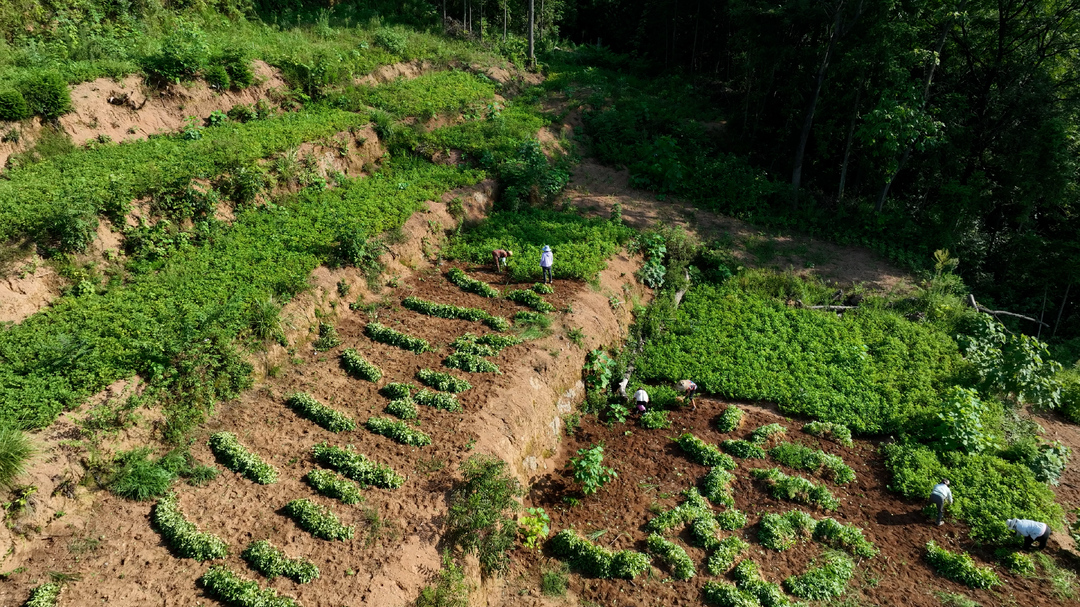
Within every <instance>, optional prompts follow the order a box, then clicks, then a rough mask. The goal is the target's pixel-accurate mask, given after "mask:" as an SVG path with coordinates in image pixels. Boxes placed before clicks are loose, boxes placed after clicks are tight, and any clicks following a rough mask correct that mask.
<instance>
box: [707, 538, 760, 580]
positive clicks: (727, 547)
mask: <svg viewBox="0 0 1080 607" xmlns="http://www.w3.org/2000/svg"><path fill="white" fill-rule="evenodd" d="M749 547H750V544H747V543H746V542H744V541H742V540H741V539H739V538H738V537H736V536H734V535H732V536H729V537H725V538H724V539H722V540H720V542H719V543H718V544H717V545H716V547H715V548H714V549H713V551H712V553H710V554H709V558H708V559H707V560H706V561H705V569H706V570H708V572H709V575H715V576H721V575H724V574H725V573H727V572H728V571H729V570H730V569H731V567H732V566H733V565H734V564H735V559H737V558H739V555H740V554H742V552H743V551H744V550H746V549H747V548H749Z"/></svg>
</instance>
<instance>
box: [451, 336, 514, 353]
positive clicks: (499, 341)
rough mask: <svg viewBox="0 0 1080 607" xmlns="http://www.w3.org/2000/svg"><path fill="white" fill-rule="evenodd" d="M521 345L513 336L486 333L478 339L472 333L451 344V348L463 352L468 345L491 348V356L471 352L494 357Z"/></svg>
mask: <svg viewBox="0 0 1080 607" xmlns="http://www.w3.org/2000/svg"><path fill="white" fill-rule="evenodd" d="M520 343H521V339H520V338H517V337H514V336H513V335H499V334H498V333H488V334H487V335H481V336H479V337H477V336H475V335H473V334H472V333H466V334H464V335H462V336H461V337H459V338H457V339H455V340H454V341H453V342H451V344H450V345H451V346H453V347H455V348H457V349H459V350H461V351H463V352H465V351H467V350H466V348H468V346H469V345H470V344H472V345H475V346H477V347H482V348H491V350H492V352H493V353H492V354H480V352H472V354H477V355H480V356H495V355H497V354H499V353H500V352H502V351H503V350H505V349H506V348H509V347H510V346H516V345H518V344H520Z"/></svg>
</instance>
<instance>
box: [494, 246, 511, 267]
mask: <svg viewBox="0 0 1080 607" xmlns="http://www.w3.org/2000/svg"><path fill="white" fill-rule="evenodd" d="M513 255H514V254H513V253H511V252H510V251H507V250H504V249H495V250H494V251H492V252H491V258H492V259H494V260H495V271H496V272H502V269H503V268H504V267H506V260H507V259H508V258H510V257H513Z"/></svg>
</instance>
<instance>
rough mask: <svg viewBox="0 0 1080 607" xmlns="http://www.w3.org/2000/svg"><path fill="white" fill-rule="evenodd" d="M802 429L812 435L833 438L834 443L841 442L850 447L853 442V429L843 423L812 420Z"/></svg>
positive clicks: (826, 438)
mask: <svg viewBox="0 0 1080 607" xmlns="http://www.w3.org/2000/svg"><path fill="white" fill-rule="evenodd" d="M802 430H803V432H805V433H807V434H809V435H811V436H816V437H818V438H824V439H825V440H831V441H833V442H834V443H839V444H841V445H844V446H845V447H850V446H851V445H852V444H853V443H852V442H851V430H849V429H848V427H847V426H845V425H843V424H836V423H833V422H810V423H808V424H806V425H804V426H803V427H802Z"/></svg>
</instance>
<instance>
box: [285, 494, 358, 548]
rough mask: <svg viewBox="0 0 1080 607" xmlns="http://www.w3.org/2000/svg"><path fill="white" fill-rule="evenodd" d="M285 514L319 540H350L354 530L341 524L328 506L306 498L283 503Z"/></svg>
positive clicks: (350, 526)
mask: <svg viewBox="0 0 1080 607" xmlns="http://www.w3.org/2000/svg"><path fill="white" fill-rule="evenodd" d="M285 514H286V515H288V516H289V517H290V518H292V519H293V520H294V521H296V524H297V526H299V527H300V528H301V529H303V530H304V531H307V532H308V533H310V534H311V535H313V536H315V537H317V538H319V539H321V540H329V541H333V540H341V541H344V540H351V539H352V538H353V533H354V532H355V528H354V527H353V526H352V525H343V524H341V521H339V520H338V518H337V517H336V516H334V513H333V512H331V511H330V509H329V508H326V507H324V506H320V505H318V504H316V503H315V502H313V501H311V500H309V499H306V498H305V499H298V500H293V501H291V502H289V503H288V504H285Z"/></svg>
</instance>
